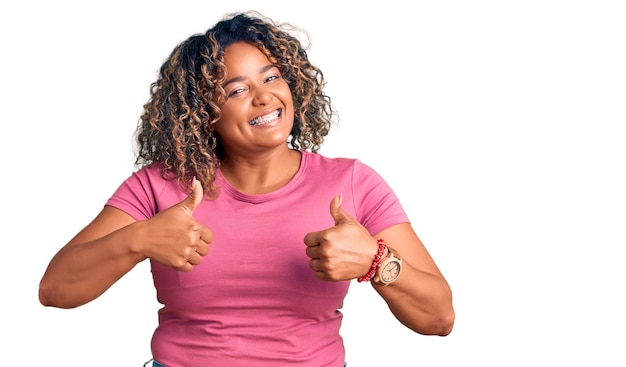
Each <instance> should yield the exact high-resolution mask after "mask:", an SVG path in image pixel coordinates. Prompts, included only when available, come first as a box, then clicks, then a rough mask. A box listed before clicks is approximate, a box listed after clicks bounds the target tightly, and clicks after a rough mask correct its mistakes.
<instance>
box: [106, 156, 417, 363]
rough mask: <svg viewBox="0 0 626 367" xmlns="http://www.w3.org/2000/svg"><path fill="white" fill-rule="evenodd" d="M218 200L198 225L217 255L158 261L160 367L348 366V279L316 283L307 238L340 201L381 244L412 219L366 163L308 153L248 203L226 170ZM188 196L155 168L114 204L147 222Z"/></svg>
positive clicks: (131, 182) (126, 186)
mask: <svg viewBox="0 0 626 367" xmlns="http://www.w3.org/2000/svg"><path fill="white" fill-rule="evenodd" d="M216 183H217V185H218V186H219V187H220V188H221V193H220V195H219V197H218V198H217V199H215V200H212V201H209V200H205V201H203V202H202V203H201V204H200V205H199V206H198V207H197V208H196V210H195V211H194V213H193V215H194V217H195V218H196V219H197V220H198V221H199V222H201V223H202V224H204V225H205V226H207V227H208V228H210V229H211V230H212V231H213V233H214V241H213V243H212V244H211V251H210V253H209V254H208V255H207V256H205V257H204V259H203V261H202V263H201V264H200V265H198V266H196V267H195V268H194V269H193V270H192V271H191V272H178V271H174V270H172V269H170V268H167V267H165V266H163V265H161V264H158V263H156V262H152V275H153V278H154V285H155V287H156V290H157V298H158V300H159V302H161V303H162V304H163V307H162V308H161V309H160V310H159V325H158V327H157V328H156V330H155V332H154V335H153V338H152V353H153V357H154V359H155V360H157V361H159V362H160V363H162V364H165V365H166V366H168V367H189V366H229V367H237V366H246V367H249V366H256V367H264V366H267V367H270V366H271V367H276V366H284V365H289V366H307V367H323V366H336V367H340V366H343V362H344V357H345V351H344V345H343V341H342V338H341V336H340V334H339V329H340V326H341V319H342V314H341V311H340V309H341V308H342V306H343V300H344V297H345V295H346V293H347V291H348V287H349V284H350V282H349V281H342V282H328V281H322V280H319V279H317V278H316V277H315V274H314V271H313V270H311V269H310V268H309V265H308V261H309V259H308V257H307V256H306V254H305V248H306V245H305V244H304V236H305V234H306V233H308V232H311V231H318V230H322V229H326V228H329V227H331V226H333V225H334V222H333V219H332V217H331V215H330V212H329V204H330V201H331V199H332V198H333V197H334V196H335V195H338V194H343V204H342V206H343V207H344V209H345V210H346V211H348V212H349V213H350V214H351V215H353V216H354V217H355V218H357V220H358V221H359V222H360V223H362V224H363V226H365V227H366V228H367V229H368V230H369V232H370V233H371V234H372V235H374V234H376V233H378V232H380V231H381V230H383V229H385V228H388V227H390V226H392V225H394V224H398V223H402V222H408V218H407V216H406V214H405V212H404V210H403V208H402V206H401V205H400V203H399V202H398V200H397V198H396V196H395V194H394V193H393V191H392V190H391V189H390V187H389V186H388V185H387V184H386V183H385V181H384V180H383V179H382V178H381V177H380V176H379V175H378V174H377V173H376V172H374V171H373V170H372V169H371V168H370V167H368V166H367V165H365V164H363V163H361V162H360V161H358V160H354V159H346V158H335V159H331V158H327V157H324V156H322V155H320V154H314V153H310V152H307V151H303V152H302V162H301V165H300V169H299V171H298V173H297V174H296V175H295V177H294V178H293V179H292V180H291V181H290V182H289V183H288V184H287V185H285V186H284V187H282V188H280V189H278V190H276V191H273V192H271V193H267V194H263V195H245V194H243V193H241V192H239V191H237V190H236V189H234V188H233V187H232V186H231V185H230V184H229V183H228V182H226V180H225V179H224V178H223V176H221V173H220V172H219V171H218V174H217V178H216ZM186 196H187V193H185V192H183V191H182V190H181V189H180V188H179V187H178V185H177V183H176V181H167V180H163V179H162V178H161V176H160V173H159V171H158V169H157V168H156V167H143V168H142V169H140V170H138V171H137V172H134V173H133V174H132V175H131V177H129V178H128V179H127V180H126V181H125V182H124V183H123V184H122V185H121V186H120V187H119V188H118V190H117V191H116V192H115V194H114V195H113V196H112V197H111V198H110V199H109V201H108V202H107V204H108V205H111V206H114V207H117V208H119V209H121V210H123V211H125V212H126V213H128V214H130V215H131V216H132V217H134V218H135V219H137V220H145V219H148V218H150V217H152V216H153V215H155V214H156V213H158V212H159V211H161V210H164V209H167V208H169V207H171V206H172V205H174V204H176V203H178V202H180V201H182V200H183V199H184V198H185V197H186Z"/></svg>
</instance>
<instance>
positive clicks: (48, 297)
mask: <svg viewBox="0 0 626 367" xmlns="http://www.w3.org/2000/svg"><path fill="white" fill-rule="evenodd" d="M58 295H59V292H58V291H57V290H56V289H55V288H54V287H52V286H50V285H48V284H46V282H44V281H43V280H42V281H41V282H40V283H39V303H41V304H42V305H43V306H46V307H56V308H73V307H75V306H73V305H69V304H64V303H63V302H61V300H60V299H59V296H58Z"/></svg>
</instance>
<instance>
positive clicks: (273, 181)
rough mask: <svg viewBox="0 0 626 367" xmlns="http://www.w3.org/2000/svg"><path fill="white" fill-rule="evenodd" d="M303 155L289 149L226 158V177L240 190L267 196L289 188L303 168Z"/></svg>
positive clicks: (223, 172)
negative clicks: (301, 162)
mask: <svg viewBox="0 0 626 367" xmlns="http://www.w3.org/2000/svg"><path fill="white" fill-rule="evenodd" d="M300 161H301V154H300V152H299V151H297V150H293V149H287V150H284V151H281V152H275V153H274V154H271V155H267V156H263V157H254V158H250V157H226V158H225V159H224V160H223V161H222V163H221V165H220V170H221V172H222V176H224V178H225V179H226V180H227V181H228V182H229V183H230V184H231V185H232V186H233V187H234V188H235V189H237V190H238V191H240V192H242V193H244V194H248V195H259V194H266V193H268V192H272V191H275V190H277V189H279V188H281V187H283V186H285V185H286V184H287V183H289V181H291V179H292V178H293V177H294V176H295V175H296V173H297V172H298V170H299V169H300Z"/></svg>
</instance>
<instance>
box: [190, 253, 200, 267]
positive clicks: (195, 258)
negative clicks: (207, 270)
mask: <svg viewBox="0 0 626 367" xmlns="http://www.w3.org/2000/svg"><path fill="white" fill-rule="evenodd" d="M187 262H188V263H189V264H191V265H194V266H195V265H198V264H200V263H201V262H202V256H200V254H199V253H197V252H193V253H191V254H189V258H188V259H187Z"/></svg>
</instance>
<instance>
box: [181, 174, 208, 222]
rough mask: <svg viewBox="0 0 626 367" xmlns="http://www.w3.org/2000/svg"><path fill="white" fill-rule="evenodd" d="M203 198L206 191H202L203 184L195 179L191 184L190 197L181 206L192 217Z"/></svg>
mask: <svg viewBox="0 0 626 367" xmlns="http://www.w3.org/2000/svg"><path fill="white" fill-rule="evenodd" d="M203 196H204V190H203V189H202V184H201V183H200V181H198V180H196V178H195V177H194V178H193V182H192V183H191V193H189V195H188V196H187V197H186V198H185V199H184V200H183V201H181V202H180V206H181V207H183V209H185V210H186V211H187V213H188V214H189V215H191V214H192V213H193V211H194V210H195V209H196V207H197V206H198V205H200V203H201V202H202V198H203Z"/></svg>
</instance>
